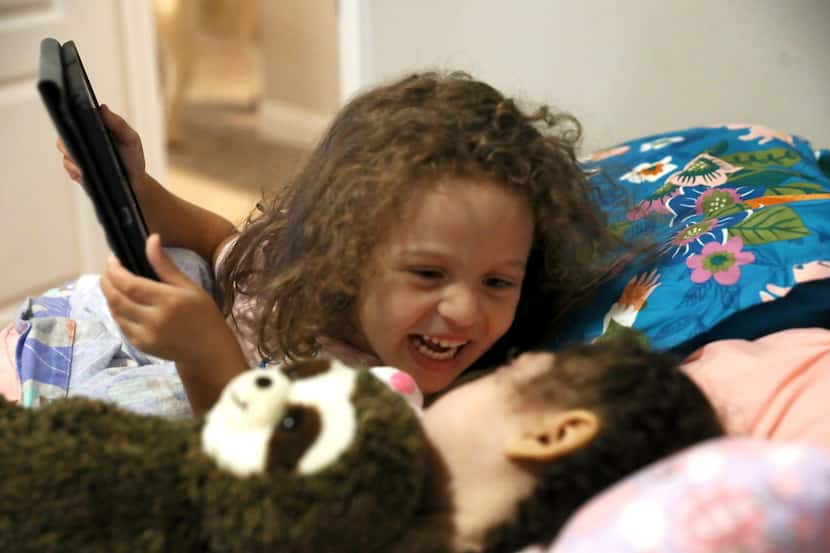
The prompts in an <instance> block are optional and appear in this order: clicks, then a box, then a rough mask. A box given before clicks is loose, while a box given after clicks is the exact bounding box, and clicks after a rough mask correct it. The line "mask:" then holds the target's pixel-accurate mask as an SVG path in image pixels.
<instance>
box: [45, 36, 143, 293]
mask: <svg viewBox="0 0 830 553" xmlns="http://www.w3.org/2000/svg"><path fill="white" fill-rule="evenodd" d="M38 90H39V91H40V95H41V98H43V102H44V104H46V109H47V110H48V111H49V115H50V116H51V118H52V122H53V123H54V125H55V128H56V129H57V131H58V134H60V136H61V138H62V139H63V141H64V143H65V144H66V147H67V148H68V149H69V152H70V153H71V154H72V158H73V159H74V160H75V162H76V163H77V164H78V166H79V167H80V168H81V175H82V177H81V184H82V185H83V188H84V190H85V191H86V193H87V195H88V196H89V198H90V199H91V200H92V204H93V205H94V206H95V213H96V215H97V216H98V221H99V222H100V223H101V226H102V227H104V234H105V235H106V238H107V242H108V244H109V246H110V248H111V249H112V251H113V253H115V255H116V256H117V257H118V260H119V261H120V262H121V264H122V265H124V267H126V268H127V269H129V270H130V271H131V272H133V273H134V274H136V275H140V276H143V277H147V278H152V279H154V280H158V277H157V276H156V273H155V271H153V268H152V266H151V265H150V263H149V261H148V260H147V255H146V253H145V249H144V247H145V242H146V241H147V225H146V223H145V222H144V217H143V215H142V214H141V208H140V207H139V205H138V202H137V201H136V198H135V193H134V192H133V189H132V186H131V185H130V181H129V179H128V178H127V172H126V171H125V170H124V163H123V162H122V161H121V158H120V156H119V155H118V150H117V149H116V147H115V144H114V143H113V141H112V139H111V137H110V135H109V131H108V130H107V128H106V127H105V126H104V122H103V120H102V119H101V114H100V112H99V111H98V109H99V106H98V101H97V100H96V98H95V93H94V92H93V91H92V86H91V85H90V82H89V78H88V77H87V74H86V71H85V70H84V66H83V64H82V63H81V57H80V56H79V55H78V50H77V48H76V47H75V44H74V43H73V42H72V41H71V40H70V41H68V42H66V43H64V44H63V45H61V43H59V42H58V41H57V40H55V39H53V38H45V39H43V40H42V41H41V43H40V75H39V79H38Z"/></svg>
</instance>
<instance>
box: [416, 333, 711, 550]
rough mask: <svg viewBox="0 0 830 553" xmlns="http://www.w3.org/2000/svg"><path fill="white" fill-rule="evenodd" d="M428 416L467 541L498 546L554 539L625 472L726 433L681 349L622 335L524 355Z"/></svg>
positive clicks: (462, 537) (460, 391) (448, 397)
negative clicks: (651, 348)
mask: <svg viewBox="0 0 830 553" xmlns="http://www.w3.org/2000/svg"><path fill="white" fill-rule="evenodd" d="M424 427H425V429H426V431H427V435H428V436H429V437H430V439H431V441H432V443H433V445H434V446H435V449H436V451H438V452H439V456H440V457H441V459H442V460H443V463H444V465H445V466H446V470H447V472H448V475H449V490H450V494H449V495H450V497H449V499H450V501H451V503H452V504H453V505H452V507H451V510H452V511H453V519H454V522H455V524H456V529H457V531H458V538H459V541H460V543H462V544H464V545H466V546H476V545H480V544H481V543H485V542H486V543H487V544H488V547H487V548H486V550H488V551H516V550H518V549H520V548H522V547H523V546H525V545H527V544H529V543H534V542H542V541H548V540H550V539H551V538H552V537H553V536H555V535H556V533H557V532H558V531H559V529H560V528H561V526H562V525H563V524H564V522H565V521H566V520H567V518H568V517H569V516H570V515H571V514H573V512H575V511H576V509H577V508H578V507H579V506H580V505H581V504H582V503H584V502H585V501H587V500H588V499H589V498H590V497H592V496H593V495H595V494H597V493H598V492H600V491H601V490H603V489H604V488H606V487H608V486H610V485H611V484H613V483H614V482H616V481H617V480H619V479H621V478H623V477H625V476H626V475H628V474H630V473H633V472H635V471H636V470H638V469H640V468H641V467H644V466H646V465H648V464H650V463H652V462H654V461H656V460H658V459H660V458H663V457H665V456H667V455H669V454H671V453H673V452H676V451H678V450H680V449H682V448H685V447H687V446H690V445H692V444H694V443H696V442H699V441H702V440H706V439H709V438H713V437H716V436H719V435H721V434H722V428H721V424H720V422H719V421H718V418H717V415H716V413H715V411H714V409H713V408H712V406H711V404H710V403H709V401H708V400H707V399H706V397H705V396H704V395H703V393H702V392H701V391H700V389H699V388H698V387H697V386H696V385H695V384H694V383H693V382H692V380H691V379H690V378H688V377H687V376H686V375H685V374H684V373H683V372H682V371H681V370H679V369H678V367H677V365H676V363H675V362H674V360H673V358H672V357H670V356H667V355H665V354H660V353H652V352H648V351H646V350H644V349H642V348H641V347H640V346H638V345H636V344H633V343H630V342H624V341H621V340H616V341H609V342H605V343H595V344H590V345H582V346H576V347H572V348H569V349H566V350H564V351H562V352H561V353H558V354H556V355H554V354H550V353H534V354H525V355H522V356H521V357H519V358H517V359H516V360H514V361H513V362H512V363H511V364H510V365H508V366H505V367H503V368H501V369H499V370H498V371H496V372H495V373H493V374H490V375H487V376H484V377H482V378H480V379H478V380H476V381H473V382H471V383H469V384H466V385H464V386H460V387H458V388H456V389H454V390H451V391H450V392H448V393H447V394H445V395H444V396H442V397H440V398H439V399H438V400H437V401H436V402H435V403H434V404H433V405H432V406H430V407H429V408H428V409H427V410H426V411H425V414H424ZM516 505H518V507H516ZM504 521H507V522H504Z"/></svg>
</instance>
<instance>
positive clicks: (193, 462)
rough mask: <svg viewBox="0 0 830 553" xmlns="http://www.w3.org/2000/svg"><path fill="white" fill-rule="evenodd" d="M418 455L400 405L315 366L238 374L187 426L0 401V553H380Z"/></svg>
mask: <svg viewBox="0 0 830 553" xmlns="http://www.w3.org/2000/svg"><path fill="white" fill-rule="evenodd" d="M425 457H426V446H425V439H424V435H423V433H422V431H421V427H420V424H419V421H418V417H417V414H416V413H415V412H414V410H413V409H411V408H410V407H409V406H408V404H406V402H405V401H404V400H403V398H401V397H400V396H399V395H398V394H397V393H395V392H393V391H392V390H391V389H389V388H388V387H387V386H386V385H385V384H383V383H382V382H381V381H380V380H378V379H376V378H375V377H374V376H372V375H371V374H370V373H369V372H367V371H365V370H361V371H356V370H353V369H351V368H348V367H345V366H343V365H341V364H339V363H338V362H335V361H330V360H327V359H320V360H314V361H310V362H304V363H298V364H295V365H290V366H288V367H287V368H285V369H283V370H282V371H280V370H277V369H257V370H252V371H249V372H246V373H244V374H242V375H240V376H238V377H236V378H235V379H234V380H233V381H231V382H230V383H229V384H228V386H227V387H226V388H225V390H224V391H223V393H222V395H221V397H220V399H219V401H218V402H217V404H216V406H215V407H214V408H213V409H212V410H211V411H210V412H209V413H208V414H207V416H206V417H205V418H204V419H203V420H198V421H192V422H181V421H179V422H174V421H169V420H166V419H162V418H159V417H148V416H142V415H137V414H134V413H130V412H127V411H124V410H122V409H119V408H117V407H115V406H112V405H109V404H106V403H102V402H98V401H93V400H87V399H80V398H73V399H66V400H61V401H56V402H53V403H51V404H48V405H46V406H44V407H42V408H40V409H37V410H27V409H23V408H21V407H19V406H16V405H13V404H10V403H7V402H4V401H2V400H0V551H9V552H11V551H15V552H29V551H31V552H52V551H54V552H73V553H83V552H99V551H100V552H107V553H112V552H119V551H124V552H130V553H138V552H161V551H174V552H177V553H179V552H182V553H184V552H191V551H192V552H200V553H201V552H219V551H222V552H225V551H227V552H245V553H257V552H260V551H262V552H264V551H268V552H304V553H308V552H315V553H316V552H327V551H332V552H334V551H337V552H350V551H354V552H369V551H386V550H387V549H389V548H391V547H390V545H391V543H393V542H395V541H396V538H397V537H399V536H400V535H401V534H402V533H404V532H405V529H406V527H407V524H408V523H409V522H411V520H410V519H411V518H412V517H413V516H414V514H415V510H416V509H417V507H418V504H419V501H420V497H421V492H422V488H423V486H424V478H425V473H426V471H427V469H426V462H425Z"/></svg>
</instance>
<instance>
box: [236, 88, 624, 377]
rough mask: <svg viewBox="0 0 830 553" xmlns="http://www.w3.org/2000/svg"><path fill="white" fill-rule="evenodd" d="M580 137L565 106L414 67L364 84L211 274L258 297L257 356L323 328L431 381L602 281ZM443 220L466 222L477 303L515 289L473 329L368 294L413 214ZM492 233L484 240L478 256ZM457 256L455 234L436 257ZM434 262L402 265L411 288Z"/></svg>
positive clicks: (535, 329) (298, 343)
mask: <svg viewBox="0 0 830 553" xmlns="http://www.w3.org/2000/svg"><path fill="white" fill-rule="evenodd" d="M579 134H580V127H579V124H578V123H577V122H576V120H574V119H573V118H572V117H570V116H568V115H561V114H554V113H552V112H551V111H549V110H548V109H546V108H542V109H539V110H538V111H536V112H534V113H527V112H525V111H522V110H521V109H520V108H519V107H518V106H517V105H516V104H515V103H514V102H513V101H512V100H510V99H508V98H506V97H504V96H503V95H502V94H501V93H500V92H498V91H497V90H495V89H494V88H492V87H490V86H489V85H487V84H485V83H482V82H480V81H477V80H474V79H472V78H470V77H469V76H467V75H463V74H455V73H454V74H448V75H446V74H437V73H426V74H419V75H413V76H411V77H407V78H405V79H403V80H400V81H397V82H394V83H391V84H388V85H385V86H381V87H378V88H375V89H373V90H370V91H368V92H366V93H364V94H362V95H360V96H358V97H356V98H355V99H354V100H352V101H351V102H350V103H349V104H348V105H346V106H345V107H344V108H343V109H342V110H341V111H340V113H339V114H338V115H337V117H336V118H335V120H334V122H333V123H332V125H331V127H330V129H329V130H328V132H327V133H326V135H325V136H324V138H323V139H322V141H321V142H320V144H319V145H318V146H317V147H316V148H315V150H314V151H313V152H312V154H311V156H310V158H309V159H308V161H307V163H306V164H305V166H304V168H303V170H302V171H301V172H300V173H299V175H298V176H297V177H296V178H295V179H294V180H293V181H292V182H291V183H289V185H288V186H287V187H285V188H284V189H281V190H278V191H277V192H276V194H275V195H274V197H273V198H272V200H271V201H270V202H268V203H267V205H265V206H264V207H263V213H262V214H261V216H259V217H258V218H256V219H255V220H253V221H252V222H251V223H250V224H249V225H248V227H247V228H246V229H245V230H244V231H243V232H242V234H241V236H240V238H239V240H238V242H237V243H236V246H235V247H234V248H233V249H232V250H231V252H230V254H229V256H228V257H227V262H226V263H225V264H224V266H223V267H224V270H223V271H221V272H220V283H221V284H222V287H223V290H224V291H225V294H226V299H227V300H230V301H226V309H229V308H230V306H231V304H232V301H233V293H234V288H235V287H236V291H237V292H242V293H244V294H248V295H251V296H254V297H256V298H257V302H258V304H259V305H260V306H261V316H260V320H259V323H258V328H259V336H258V338H259V339H258V345H259V348H260V351H261V353H263V354H264V355H267V356H269V357H272V358H280V357H284V356H288V357H294V358H296V357H303V356H306V355H310V354H313V353H314V352H315V351H316V350H317V349H319V347H320V344H319V339H320V337H321V336H327V337H330V338H335V339H340V340H345V341H347V342H350V343H352V344H355V345H358V346H362V347H364V348H367V349H368V350H369V351H370V352H371V353H375V354H376V355H378V356H379V357H380V359H381V361H382V362H383V363H384V364H388V365H395V366H398V367H399V368H402V369H404V370H407V371H409V372H412V373H413V376H414V377H415V378H416V380H417V381H418V383H419V384H420V385H421V386H422V387H423V388H424V389H425V391H427V392H433V391H436V390H438V389H441V388H443V387H445V386H446V385H447V384H449V382H450V381H452V379H453V378H454V377H455V376H456V375H457V374H458V373H460V372H461V371H463V370H464V369H466V368H467V367H469V366H470V365H472V364H473V362H475V361H476V360H477V359H481V356H482V354H484V353H485V352H489V353H488V354H487V356H486V359H485V360H483V361H481V362H482V363H486V364H487V365H492V364H493V362H494V361H500V360H501V359H502V358H503V357H504V353H505V351H506V350H507V348H508V347H519V348H527V347H530V346H535V345H537V344H538V342H539V341H540V340H541V339H542V337H543V336H544V335H545V334H546V333H548V332H549V331H550V330H551V326H552V323H553V322H554V320H555V319H557V317H559V316H561V315H562V314H563V313H564V311H565V309H566V308H567V307H569V306H570V305H571V304H572V303H573V302H574V301H575V300H576V299H578V298H579V297H581V296H584V295H585V293H586V292H587V291H589V290H591V289H592V287H593V286H594V285H595V284H596V281H597V276H598V275H599V274H600V271H599V270H598V269H597V267H596V265H595V260H596V259H598V258H603V254H604V253H607V252H608V250H609V248H610V247H611V246H612V245H614V244H616V242H615V239H614V237H613V235H612V234H611V233H610V232H609V231H608V230H607V228H606V226H605V224H604V219H603V217H602V216H601V214H600V213H599V212H598V210H597V209H596V207H595V205H594V203H593V202H592V200H591V197H590V193H589V190H588V186H587V184H586V179H585V176H584V174H583V173H582V171H581V170H580V168H579V166H578V165H577V162H576V159H575V154H574V146H575V143H576V141H577V139H578V138H579ZM479 197H480V198H479ZM478 199H481V202H483V203H485V204H487V206H486V207H487V209H486V210H482V211H481V213H480V214H478V213H473V212H471V211H470V210H471V209H472V210H475V209H476V205H474V204H476V202H477V200H478ZM493 205H498V206H500V207H502V209H500V210H499V209H493ZM424 212H427V213H424ZM479 215H480V216H479ZM442 220H443V221H446V222H447V223H448V224H455V225H456V226H459V225H460V226H467V227H468V228H475V230H476V233H477V239H478V244H477V250H476V252H473V254H471V257H473V258H475V259H474V260H473V262H471V263H468V264H467V267H465V270H466V269H468V268H469V269H470V271H467V272H465V274H463V275H461V276H462V277H463V278H464V279H467V280H465V285H471V283H472V280H470V279H471V275H473V273H474V272H476V271H477V272H478V273H479V274H476V275H475V277H476V279H477V280H476V282H477V284H479V288H478V289H477V291H476V293H477V301H479V302H484V301H489V300H487V299H486V298H489V297H491V296H490V294H491V293H493V294H495V297H497V298H500V299H504V298H505V297H508V296H509V301H505V302H504V305H505V306H506V307H505V308H504V310H503V311H504V312H503V311H502V307H504V306H500V307H499V309H498V310H497V311H498V313H497V315H496V316H495V319H497V320H495V321H488V320H486V317H485V316H483V315H482V317H480V319H481V320H478V318H479V316H478V315H470V317H471V318H476V319H477V320H475V321H473V324H472V327H476V328H474V330H470V329H469V328H467V327H466V326H465V324H461V323H457V322H454V321H452V320H449V319H448V320H446V321H440V320H439V319H440V318H441V317H443V315H440V314H438V311H439V308H438V301H437V300H436V301H435V302H433V305H432V307H431V308H429V309H427V307H425V306H424V305H423V304H421V303H420V302H416V303H417V304H418V307H417V308H415V309H414V310H413V311H412V312H411V313H403V312H394V311H393V312H390V311H388V310H387V308H388V307H389V306H388V305H380V304H372V303H371V302H372V299H373V294H374V293H375V292H377V293H381V294H382V293H383V290H373V289H371V288H373V287H374V288H376V287H382V286H383V285H384V271H386V270H387V269H389V268H390V265H389V254H390V252H391V251H393V250H394V249H395V248H396V247H398V246H400V245H401V244H402V243H404V242H406V241H407V240H409V238H411V237H410V236H407V235H408V234H412V232H410V231H412V229H413V228H414V227H413V224H417V223H418V222H419V221H423V222H426V223H428V224H425V225H423V226H424V227H425V228H426V229H427V230H430V229H433V228H434V229H438V230H436V232H438V231H440V225H434V224H432V222H435V221H442ZM439 234H440V233H439ZM528 236H529V242H528V240H527V239H526V238H527V237H528ZM402 237H403V238H402ZM445 237H446V235H445V234H442V236H441V237H440V240H439V241H446V240H445ZM416 238H417V241H419V242H420V241H421V238H422V237H421V235H420V234H419V235H418V236H417V237H416ZM487 243H492V248H491V249H492V251H491V252H487V254H486V255H484V257H486V258H487V259H481V257H482V255H480V254H479V252H480V251H486V250H485V249H484V248H483V245H484V244H487ZM508 250H510V251H508ZM465 251H466V246H465V245H464V244H459V245H458V246H456V247H455V248H454V249H453V250H452V251H444V252H441V253H442V255H444V256H445V257H446V258H448V260H450V261H455V260H457V258H459V257H461V256H463V254H464V252H465ZM490 254H492V255H490ZM434 257H435V256H433V257H430V258H428V259H420V260H416V262H415V263H412V264H411V265H410V267H409V268H408V269H406V270H407V271H409V275H410V276H409V278H411V280H412V284H413V286H418V285H419V284H418V281H419V280H420V281H421V283H422V285H423V286H422V288H424V289H425V288H428V287H430V286H433V285H434V284H432V283H435V282H436V281H441V282H443V283H445V284H447V285H448V286H449V284H451V283H452V282H453V279H455V278H456V276H457V275H456V274H455V272H454V271H455V267H452V266H446V267H445V266H444V265H443V263H440V262H437V261H436V260H435V259H434ZM257 260H259V261H260V263H261V264H259V265H258V263H257ZM505 266H510V267H511V270H509V271H505V270H503V267H505ZM419 267H420V269H423V270H420V269H419ZM502 273H504V274H502ZM461 292H462V293H463V294H470V293H471V292H470V291H469V290H461ZM514 292H515V293H514ZM519 292H521V294H519ZM433 296H434V297H436V298H437V297H438V294H433ZM375 307H377V309H375ZM396 309H409V307H407V306H404V307H400V306H396ZM470 309H472V310H479V312H480V313H484V314H486V312H487V309H488V307H487V306H482V305H473V306H472V307H470ZM430 310H431V312H430V313H427V311H430ZM481 328H484V330H481ZM441 342H443V345H441ZM462 344H463V347H456V346H457V345H462ZM413 352H414V353H413ZM418 352H426V354H425V355H426V357H423V356H422V357H420V358H419V357H418ZM410 354H412V355H410ZM426 358H429V360H428V361H425V359H426ZM443 358H447V359H443ZM422 361H423V363H421V362H422ZM433 361H435V363H433ZM419 371H420V373H419ZM426 373H431V374H432V375H433V377H431V378H425V377H423V376H422V375H423V374H426ZM439 373H440V374H439Z"/></svg>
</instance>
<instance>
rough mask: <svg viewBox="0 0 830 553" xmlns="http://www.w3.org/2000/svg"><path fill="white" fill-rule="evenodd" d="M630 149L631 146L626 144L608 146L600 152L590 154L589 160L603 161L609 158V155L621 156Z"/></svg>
mask: <svg viewBox="0 0 830 553" xmlns="http://www.w3.org/2000/svg"><path fill="white" fill-rule="evenodd" d="M629 149H630V146H628V145H627V144H624V145H622V146H615V147H613V148H606V149H605V150H600V151H598V152H594V153H593V154H591V155H590V156H588V158H587V160H586V161H588V162H597V161H602V160H603V159H608V158H609V157H614V156H620V155H622V154H624V153H626V152H627V151H628V150H629Z"/></svg>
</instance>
